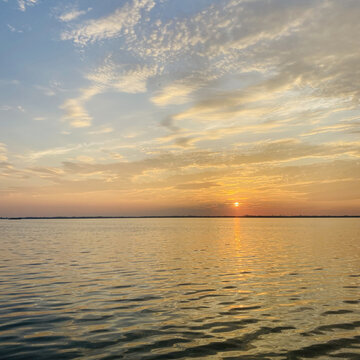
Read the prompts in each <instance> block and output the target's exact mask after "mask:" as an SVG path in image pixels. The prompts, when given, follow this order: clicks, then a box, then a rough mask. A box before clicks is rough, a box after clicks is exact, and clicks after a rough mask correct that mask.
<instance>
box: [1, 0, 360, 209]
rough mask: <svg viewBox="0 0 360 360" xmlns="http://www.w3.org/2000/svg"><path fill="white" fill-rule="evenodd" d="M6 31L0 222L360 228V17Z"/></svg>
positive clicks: (117, 16) (326, 5)
mask: <svg viewBox="0 0 360 360" xmlns="http://www.w3.org/2000/svg"><path fill="white" fill-rule="evenodd" d="M0 19H1V22H0V41H1V57H0V216H30V215H36V216H45V215H49V216H55V215H69V216H71V215H157V214H158V215H187V214H193V215H200V214H204V215H216V214H220V215H232V214H238V215H243V214H286V215H291V214H360V161H359V160H360V140H359V135H360V43H359V39H360V21H359V19H360V1H358V0H346V1H340V0H196V1H194V0H182V1H178V0H117V1H115V0H103V1H99V0H97V1H96V0H86V1H85V0H77V1H61V0H59V1H45V0H0ZM234 202H239V204H240V206H239V207H238V208H235V207H234V205H233V204H234Z"/></svg>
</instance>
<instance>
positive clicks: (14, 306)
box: [0, 218, 360, 360]
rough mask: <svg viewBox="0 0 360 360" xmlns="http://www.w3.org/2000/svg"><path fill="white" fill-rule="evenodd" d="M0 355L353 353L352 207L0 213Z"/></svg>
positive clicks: (356, 322) (357, 333)
mask: <svg viewBox="0 0 360 360" xmlns="http://www.w3.org/2000/svg"><path fill="white" fill-rule="evenodd" d="M0 246H1V252H0V358H1V359H131V360H133V359H134V360H136V359H144V360H148V359H164V360H167V359H191V358H197V359H227V360H232V359H234V360H235V359H246V360H255V359H259V360H260V359H261V360H264V359H265V360H266V359H291V360H293V359H323V360H325V359H360V311H359V309H360V219H295V218H294V219H97V220H89V219H85V220H84V219H82V220H19V221H6V220H3V221H0Z"/></svg>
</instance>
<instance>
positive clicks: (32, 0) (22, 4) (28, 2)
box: [18, 0, 39, 11]
mask: <svg viewBox="0 0 360 360" xmlns="http://www.w3.org/2000/svg"><path fill="white" fill-rule="evenodd" d="M38 2H39V0H18V6H19V9H20V10H21V11H26V8H27V7H28V6H34V5H36V4H37V3H38Z"/></svg>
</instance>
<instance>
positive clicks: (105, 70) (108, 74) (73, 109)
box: [61, 58, 159, 127]
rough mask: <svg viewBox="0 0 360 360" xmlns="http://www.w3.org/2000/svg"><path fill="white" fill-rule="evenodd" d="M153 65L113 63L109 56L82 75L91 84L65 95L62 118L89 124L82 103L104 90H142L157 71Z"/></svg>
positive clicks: (79, 125)
mask: <svg viewBox="0 0 360 360" xmlns="http://www.w3.org/2000/svg"><path fill="white" fill-rule="evenodd" d="M158 71H159V70H158V68H157V67H155V66H148V65H144V66H140V65H116V64H115V63H114V62H113V61H112V60H111V58H107V59H106V61H105V63H104V64H103V65H102V66H100V67H99V68H97V69H96V70H94V71H93V72H91V73H89V74H87V75H86V78H87V79H88V80H90V82H91V85H90V86H89V87H87V88H83V89H80V91H79V92H80V96H78V97H76V98H72V99H67V100H66V101H65V102H64V103H63V104H62V106H61V108H62V109H64V110H65V112H66V115H65V116H64V117H63V120H65V121H68V122H69V123H70V125H71V126H73V127H86V126H90V125H91V121H92V116H91V115H90V114H89V113H88V111H87V110H86V107H85V105H86V103H87V102H89V101H90V100H91V99H92V98H93V97H94V96H96V95H98V94H101V93H105V92H107V91H115V92H125V93H129V94H136V93H143V92H145V91H146V89H147V81H148V79H149V78H151V77H152V76H154V75H155V74H157V72H158Z"/></svg>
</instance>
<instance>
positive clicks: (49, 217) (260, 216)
mask: <svg viewBox="0 0 360 360" xmlns="http://www.w3.org/2000/svg"><path fill="white" fill-rule="evenodd" d="M178 218H179V219H183V218H195V219H203V218H204V219H207V218H230V219H231V218H255V219H259V218H260V219H263V218H264V219H268V218H276V219H277V218H360V215H241V216H236V215H214V216H210V215H209V216H207V215H169V216H157V215H154V216H26V217H0V220H56V219H60V220H68V219H69V220H71V219H178Z"/></svg>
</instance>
